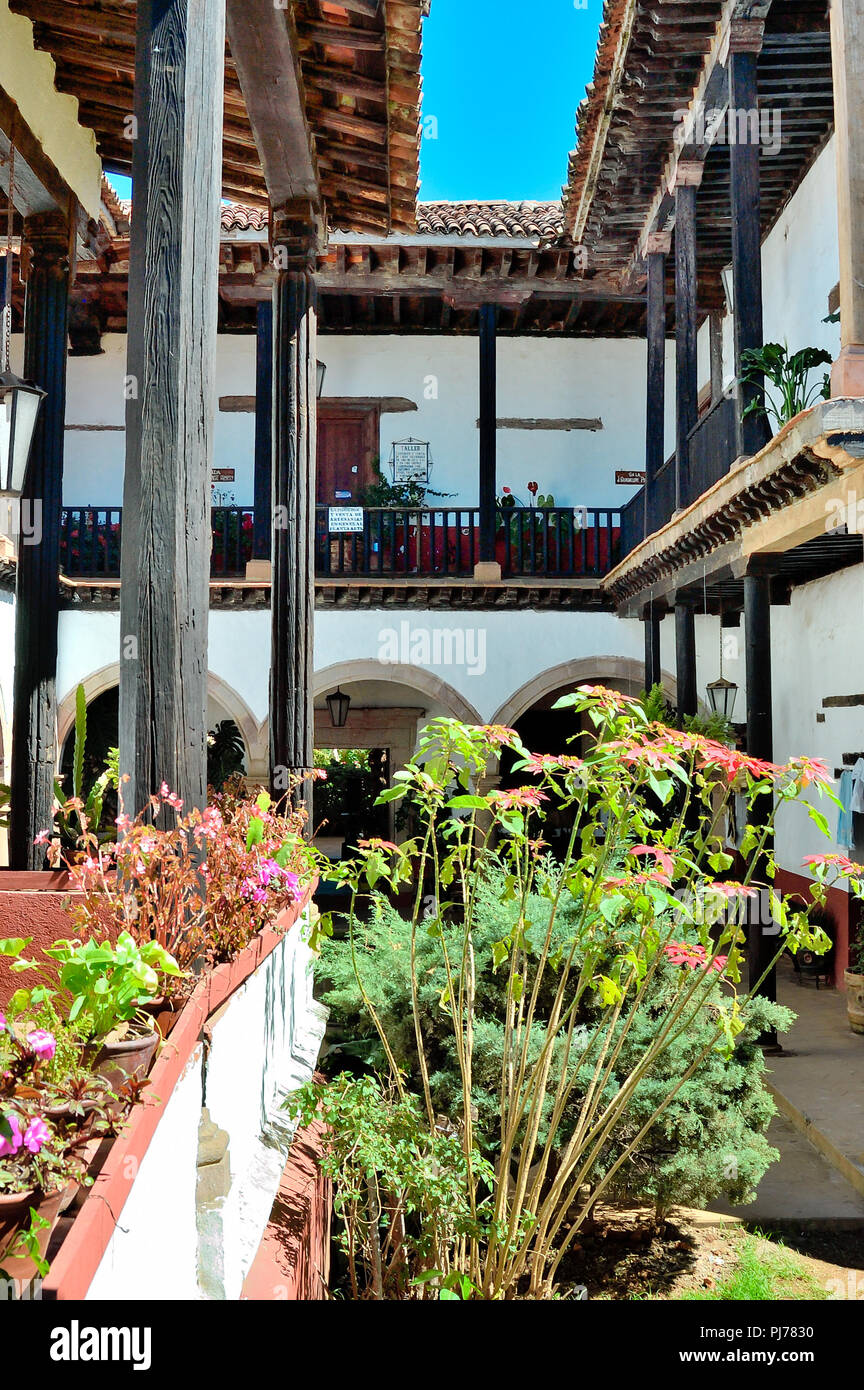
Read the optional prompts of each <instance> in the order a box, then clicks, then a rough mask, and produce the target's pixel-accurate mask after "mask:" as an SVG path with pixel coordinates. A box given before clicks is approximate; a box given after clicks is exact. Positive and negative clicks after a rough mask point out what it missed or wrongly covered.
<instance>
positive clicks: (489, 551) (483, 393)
mask: <svg viewBox="0 0 864 1390" xmlns="http://www.w3.org/2000/svg"><path fill="white" fill-rule="evenodd" d="M479 318H480V496H479V506H480V564H481V565H482V566H484V567H490V566H491V567H493V569H489V568H485V569H484V570H483V571H481V572H480V573H479V574H478V575H477V577H478V578H484V579H490V578H498V579H500V577H501V572H500V569H499V570H498V571H497V574H496V573H494V572H493V571H494V566H495V530H496V515H495V513H496V508H495V498H496V494H497V480H496V471H497V466H496V452H497V444H498V429H497V417H498V406H497V389H496V372H497V363H496V358H497V351H496V328H497V309H496V306H495V305H494V304H481V305H480V310H479Z"/></svg>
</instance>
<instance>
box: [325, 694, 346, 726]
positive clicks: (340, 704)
mask: <svg viewBox="0 0 864 1390" xmlns="http://www.w3.org/2000/svg"><path fill="white" fill-rule="evenodd" d="M327 708H328V709H329V711H330V723H331V724H332V725H333V728H334V729H344V728H345V725H346V724H347V722H348V711H349V709H350V708H351V696H350V695H343V694H342V691H341V690H340V689H339V688H338V686H337V688H336V689H335V690H334V692H333V694H332V695H328V696H327Z"/></svg>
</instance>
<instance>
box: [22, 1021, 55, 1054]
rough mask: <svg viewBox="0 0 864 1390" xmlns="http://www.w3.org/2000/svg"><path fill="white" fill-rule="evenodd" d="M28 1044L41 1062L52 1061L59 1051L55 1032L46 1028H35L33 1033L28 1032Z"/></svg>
mask: <svg viewBox="0 0 864 1390" xmlns="http://www.w3.org/2000/svg"><path fill="white" fill-rule="evenodd" d="M27 1046H28V1047H29V1049H30V1051H31V1052H32V1053H33V1056H34V1057H37V1058H38V1059H39V1061H40V1062H50V1061H51V1058H52V1057H53V1056H54V1053H55V1052H56V1051H57V1042H56V1039H55V1037H54V1034H53V1033H49V1032H47V1030H46V1029H44V1028H34V1029H33V1031H32V1033H28V1034H27Z"/></svg>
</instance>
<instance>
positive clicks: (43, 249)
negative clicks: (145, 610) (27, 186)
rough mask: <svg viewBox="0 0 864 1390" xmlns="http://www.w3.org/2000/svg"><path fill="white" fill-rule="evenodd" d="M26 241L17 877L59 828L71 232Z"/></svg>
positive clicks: (42, 225)
mask: <svg viewBox="0 0 864 1390" xmlns="http://www.w3.org/2000/svg"><path fill="white" fill-rule="evenodd" d="M24 241H25V244H26V245H27V246H28V247H29V248H30V267H29V276H28V281H27V296H26V299H25V303H24V376H25V378H27V379H28V380H30V381H35V382H36V384H37V385H38V386H41V387H42V389H43V391H46V392H47V395H46V397H45V400H44V401H43V403H42V409H41V412H40V417H39V420H38V423H37V426H36V435H35V438H34V441H33V450H32V453H31V456H30V468H29V472H28V475H27V481H26V488H25V493H24V497H23V498H22V503H21V505H22V510H23V512H24V515H25V519H26V518H27V517H29V518H30V521H31V524H34V523H35V522H36V520H37V517H38V519H39V522H40V523H41V536H38V541H39V543H38V544H35V545H34V544H29V545H28V544H27V543H26V540H25V539H24V538H23V535H22V543H21V545H20V547H19V553H18V571H17V577H16V600H15V679H14V687H13V709H12V773H11V779H10V780H11V787H12V798H11V803H12V817H11V825H10V832H9V864H10V867H11V868H13V869H41V868H42V865H43V861H44V858H45V851H44V849H43V848H42V847H41V846H38V845H36V844H34V841H35V839H36V836H37V835H38V834H39V832H40V831H44V830H50V829H51V826H52V824H53V805H54V776H55V769H56V766H57V747H56V737H57V732H56V730H57V646H58V623H59V608H60V511H61V508H62V505H63V435H64V428H63V427H64V417H65V413H66V336H67V326H68V314H69V227H68V224H67V222H66V220H65V218H63V217H62V216H61V215H60V214H58V213H57V212H53V213H42V214H39V215H38V216H36V217H33V218H31V219H29V220H28V221H27V222H25V224H24ZM34 534H37V535H38V533H36V532H34Z"/></svg>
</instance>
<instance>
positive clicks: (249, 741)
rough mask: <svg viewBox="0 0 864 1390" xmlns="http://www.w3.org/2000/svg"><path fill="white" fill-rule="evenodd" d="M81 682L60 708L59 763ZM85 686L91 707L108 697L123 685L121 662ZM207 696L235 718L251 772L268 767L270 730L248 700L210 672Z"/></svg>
mask: <svg viewBox="0 0 864 1390" xmlns="http://www.w3.org/2000/svg"><path fill="white" fill-rule="evenodd" d="M78 684H79V682H76V684H75V686H74V687H73V688H72V689H71V690H69V691H67V693H66V694H65V695H64V696H63V699H62V700H61V701H60V703H59V705H58V707H57V757H58V760H59V757H60V754H61V752H62V749H63V746H64V744H65V742H66V739H67V738H68V736H69V733H70V731H71V729H72V727H73V725H74V723H75V691H76V690H77V688H78ZM80 684H81V685H83V686H84V694H85V697H86V699H87V704H88V705H90V704H92V702H93V701H94V700H95V699H96V698H97V696H99V695H104V694H105V692H106V691H108V690H111V689H113V688H114V687H115V686H118V685H119V684H120V663H119V661H112V662H110V663H109V664H108V665H107V666H102V667H101V668H100V669H99V670H98V671H91V672H90V674H89V675H88V676H85V677H84V679H83V680H82V681H81V682H80ZM207 693H208V695H210V696H211V697H212V698H213V700H214V701H215V702H216V704H218V705H220V706H221V708H222V709H223V710H224V711H225V714H226V715H227V716H228V718H229V719H233V720H234V722H235V724H236V725H237V727H238V729H239V730H240V733H241V736H242V738H243V743H244V744H245V746H246V756H247V764H248V767H249V770H250V772H251V771H252V768H253V765H255V766H257V765H259V764H260V762H261V760H262V757H263V762H264V765H265V766H266V763H267V741H266V730H264V727H263V726H262V725H260V724H259V723H258V720H257V719H256V718H255V715H254V714H253V713H252V711H251V709H250V708H249V706H248V705H247V704H246V701H245V700H243V699H242V698H241V696H239V695H238V694H237V692H236V690H234V688H233V687H232V686H230V685H229V684H228V682H227V681H224V680H222V678H221V676H216V675H214V674H213V672H212V671H209V672H208V673H207ZM262 732H263V740H264V741H263V753H262Z"/></svg>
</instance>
